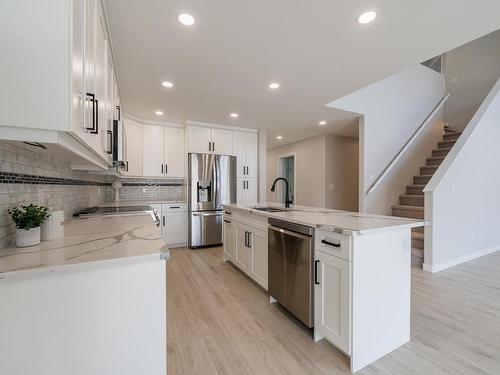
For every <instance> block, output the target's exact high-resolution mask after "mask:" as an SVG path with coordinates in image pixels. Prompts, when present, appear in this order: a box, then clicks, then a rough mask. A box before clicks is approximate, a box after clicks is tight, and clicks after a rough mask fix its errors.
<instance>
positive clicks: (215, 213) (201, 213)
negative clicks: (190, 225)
mask: <svg viewBox="0 0 500 375" xmlns="http://www.w3.org/2000/svg"><path fill="white" fill-rule="evenodd" d="M192 215H193V216H222V211H217V212H193V213H192Z"/></svg>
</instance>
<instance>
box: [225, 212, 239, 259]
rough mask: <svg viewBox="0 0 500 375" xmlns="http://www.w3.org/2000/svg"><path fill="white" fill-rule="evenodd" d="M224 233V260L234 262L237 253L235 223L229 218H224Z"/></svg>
mask: <svg viewBox="0 0 500 375" xmlns="http://www.w3.org/2000/svg"><path fill="white" fill-rule="evenodd" d="M222 233H223V240H222V241H223V243H224V260H231V261H233V262H234V255H235V252H236V243H235V229H234V223H233V221H232V220H231V219H228V218H227V217H226V218H224V225H223V226H222Z"/></svg>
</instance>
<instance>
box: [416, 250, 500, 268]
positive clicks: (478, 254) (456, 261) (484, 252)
mask: <svg viewBox="0 0 500 375" xmlns="http://www.w3.org/2000/svg"><path fill="white" fill-rule="evenodd" d="M499 250H500V245H499V246H494V247H490V248H488V249H483V250H478V251H475V252H473V253H471V254H467V255H464V256H461V257H458V258H455V259H452V260H450V261H448V262H444V263H441V264H427V263H425V262H424V264H423V267H422V268H423V269H424V271H427V272H432V273H435V272H439V271H443V270H445V269H447V268H450V267H454V266H457V265H459V264H462V263H465V262H468V261H469V260H473V259H476V258H479V257H482V256H484V255H488V254H491V253H494V252H495V251H499Z"/></svg>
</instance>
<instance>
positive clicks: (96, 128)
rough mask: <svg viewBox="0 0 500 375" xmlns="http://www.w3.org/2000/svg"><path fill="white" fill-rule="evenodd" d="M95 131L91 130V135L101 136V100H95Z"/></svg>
mask: <svg viewBox="0 0 500 375" xmlns="http://www.w3.org/2000/svg"><path fill="white" fill-rule="evenodd" d="M94 102H95V107H94V110H95V129H93V130H91V131H90V133H91V134H99V100H97V99H95V100H94Z"/></svg>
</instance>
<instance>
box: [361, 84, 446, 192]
mask: <svg viewBox="0 0 500 375" xmlns="http://www.w3.org/2000/svg"><path fill="white" fill-rule="evenodd" d="M449 97H450V94H447V95H446V96H445V97H444V98H443V99H441V101H440V102H439V103H438V104H437V105H436V106H435V107H434V109H433V110H432V112H431V113H429V115H428V116H427V117H426V118H425V120H424V121H423V122H422V124H421V125H420V126H419V127H418V129H417V130H416V131H415V132H414V133H413V135H412V136H411V137H410V139H409V140H408V141H407V142H406V143H405V145H404V146H403V148H402V149H401V150H400V151H399V152H398V153H397V155H396V156H395V157H394V159H392V161H391V162H390V163H389V165H388V166H387V167H386V168H385V169H384V171H383V172H382V173H381V174H380V176H378V178H377V179H376V180H375V182H374V183H373V184H372V186H371V187H370V189H368V194H371V193H373V192H374V191H375V189H377V187H378V186H379V185H380V184H381V183H382V181H383V180H384V178H385V176H387V175H388V174H389V172H390V171H391V170H392V168H394V166H395V165H396V164H397V163H398V161H399V160H400V159H401V157H402V156H403V155H404V154H405V152H406V151H407V150H408V149H409V148H410V146H411V145H412V144H413V142H415V140H416V139H417V137H418V136H419V135H420V133H421V132H422V131H423V130H424V129H425V127H426V126H427V125H428V124H429V123H430V122H431V120H432V118H433V117H434V116H435V115H436V113H437V112H438V111H439V110H440V109H441V108H442V107H443V105H444V103H446V101H447V100H448V98H449Z"/></svg>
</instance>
